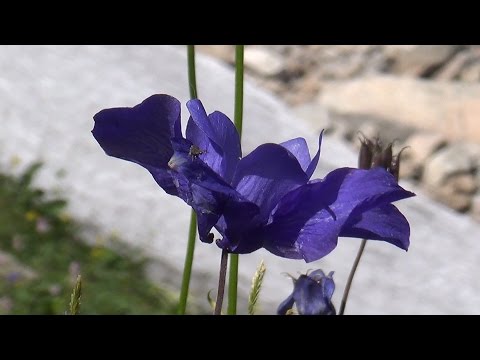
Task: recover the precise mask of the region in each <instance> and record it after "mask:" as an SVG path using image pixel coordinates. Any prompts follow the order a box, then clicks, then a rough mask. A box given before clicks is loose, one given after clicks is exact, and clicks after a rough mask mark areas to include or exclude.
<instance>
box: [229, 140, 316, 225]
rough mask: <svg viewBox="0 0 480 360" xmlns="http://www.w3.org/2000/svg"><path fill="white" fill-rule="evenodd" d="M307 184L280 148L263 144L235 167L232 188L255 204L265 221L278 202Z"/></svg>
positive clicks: (301, 172) (296, 163) (287, 152)
mask: <svg viewBox="0 0 480 360" xmlns="http://www.w3.org/2000/svg"><path fill="white" fill-rule="evenodd" d="M307 181H308V179H307V176H306V175H305V172H304V171H303V170H302V168H301V167H300V164H299V163H298V161H297V159H296V158H295V157H294V156H293V155H292V154H291V153H290V152H289V151H288V150H286V149H285V148H284V147H282V146H280V145H277V144H263V145H260V146H259V147H257V148H256V149H255V150H254V151H253V152H251V153H250V154H249V155H247V156H246V157H244V158H243V159H242V160H240V162H239V163H238V166H237V171H236V172H235V176H234V178H233V182H232V185H233V186H234V187H235V188H236V189H237V191H238V192H239V193H240V194H242V195H243V196H244V197H245V198H246V199H248V200H250V201H251V202H253V203H255V204H257V205H258V207H259V208H260V213H261V215H262V217H263V218H264V219H268V217H269V215H270V213H271V211H272V210H273V208H274V207H275V205H276V204H277V203H278V201H279V200H280V199H281V198H282V197H283V196H284V195H285V194H287V193H288V192H289V191H291V190H293V189H295V188H297V187H298V186H300V185H303V184H305V183H306V182H307Z"/></svg>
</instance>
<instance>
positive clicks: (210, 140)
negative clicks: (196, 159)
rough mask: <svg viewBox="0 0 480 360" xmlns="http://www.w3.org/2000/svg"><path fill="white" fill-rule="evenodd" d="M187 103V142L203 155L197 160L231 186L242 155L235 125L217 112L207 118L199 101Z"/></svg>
mask: <svg viewBox="0 0 480 360" xmlns="http://www.w3.org/2000/svg"><path fill="white" fill-rule="evenodd" d="M188 104H189V105H188V106H189V109H191V113H192V117H190V120H189V121H188V124H187V133H186V135H187V139H188V140H190V141H191V142H192V143H193V144H195V145H196V146H197V147H198V148H199V149H200V150H201V151H202V152H203V153H202V154H201V155H200V158H201V159H202V160H203V161H204V162H205V163H206V164H207V165H208V166H210V168H212V170H214V171H215V172H216V173H217V174H219V175H220V176H221V177H223V178H224V179H225V181H226V182H228V183H230V182H231V180H232V177H233V174H234V172H235V169H236V167H237V164H238V162H239V160H240V158H241V156H242V150H241V146H240V137H239V135H238V132H237V129H236V128H235V125H234V124H233V123H232V122H231V121H230V119H229V118H228V117H227V116H226V115H224V114H222V113H221V112H218V111H215V112H213V113H212V114H210V115H209V116H208V117H207V116H206V113H205V110H204V109H203V106H202V103H201V102H200V101H199V100H191V101H190V102H189V103H188Z"/></svg>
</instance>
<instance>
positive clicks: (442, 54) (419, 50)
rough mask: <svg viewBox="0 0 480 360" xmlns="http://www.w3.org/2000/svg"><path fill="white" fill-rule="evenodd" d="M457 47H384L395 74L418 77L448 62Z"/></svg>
mask: <svg viewBox="0 0 480 360" xmlns="http://www.w3.org/2000/svg"><path fill="white" fill-rule="evenodd" d="M458 49H459V46H458V45H386V46H385V48H384V51H385V55H386V57H387V59H388V60H390V61H391V62H392V71H393V72H394V73H397V74H404V75H412V76H420V75H424V74H426V73H427V72H428V71H431V70H432V69H433V68H434V67H436V66H439V65H441V64H443V63H445V62H446V61H447V60H449V59H450V58H451V57H452V56H453V55H454V54H455V52H457V51H458Z"/></svg>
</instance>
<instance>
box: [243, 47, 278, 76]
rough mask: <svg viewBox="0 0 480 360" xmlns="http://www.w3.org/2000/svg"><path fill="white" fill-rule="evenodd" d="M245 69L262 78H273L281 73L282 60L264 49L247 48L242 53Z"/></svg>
mask: <svg viewBox="0 0 480 360" xmlns="http://www.w3.org/2000/svg"><path fill="white" fill-rule="evenodd" d="M244 56H245V58H244V63H245V67H246V68H248V69H250V70H252V71H254V72H255V73H257V74H259V75H262V76H267V77H268V76H274V75H277V74H278V73H279V72H280V71H282V69H283V67H284V62H283V59H282V58H281V57H280V56H278V55H277V54H275V53H274V52H272V51H268V50H267V49H265V48H261V47H254V46H251V47H250V46H249V47H247V48H246V49H245V53H244Z"/></svg>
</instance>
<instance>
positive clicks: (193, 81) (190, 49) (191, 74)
mask: <svg viewBox="0 0 480 360" xmlns="http://www.w3.org/2000/svg"><path fill="white" fill-rule="evenodd" d="M187 58H188V85H189V89H190V99H197V77H196V75H195V45H187Z"/></svg>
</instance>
